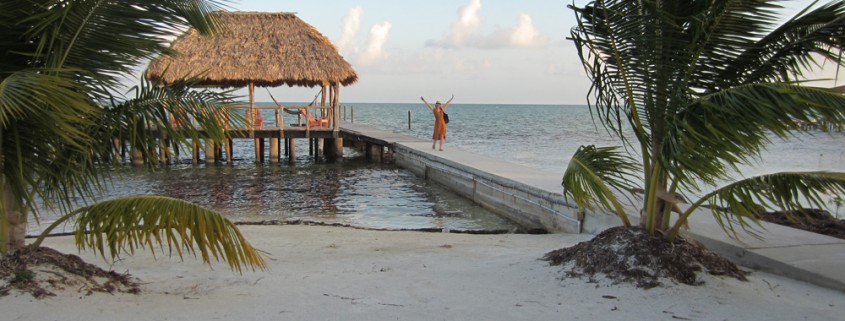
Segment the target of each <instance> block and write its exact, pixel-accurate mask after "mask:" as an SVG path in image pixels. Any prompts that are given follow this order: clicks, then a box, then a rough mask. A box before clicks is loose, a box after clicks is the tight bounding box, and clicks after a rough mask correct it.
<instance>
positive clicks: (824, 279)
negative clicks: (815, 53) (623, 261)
mask: <svg viewBox="0 0 845 321" xmlns="http://www.w3.org/2000/svg"><path fill="white" fill-rule="evenodd" d="M344 125H349V124H344ZM344 127H345V126H344ZM354 128H355V130H356V131H361V133H364V132H366V135H372V136H379V137H382V139H383V141H384V142H386V143H388V144H391V145H392V144H396V145H401V146H403V147H406V148H411V149H414V150H416V151H417V152H420V153H427V154H429V155H431V156H433V157H436V158H439V159H442V160H443V161H446V162H448V163H450V164H458V165H459V166H464V167H466V168H468V169H474V170H479V171H484V172H487V173H489V174H490V175H493V176H498V177H501V178H503V179H508V180H511V181H514V182H518V183H521V184H525V185H528V186H533V187H536V188H539V189H542V190H545V191H547V192H549V193H553V194H558V195H560V194H561V193H562V189H561V186H560V181H561V177H558V176H559V175H558V174H554V173H550V172H547V171H543V170H539V169H534V168H530V167H526V166H522V165H518V164H513V163H509V162H505V161H501V160H498V159H494V158H491V157H487V156H482V155H478V154H473V153H469V152H466V151H463V150H460V149H458V148H454V147H451V146H449V145H448V144H447V145H446V147H445V148H444V149H445V150H444V151H438V150H432V149H431V142H430V141H428V142H426V141H420V140H419V139H416V138H412V137H408V136H404V135H400V134H395V133H389V132H384V131H381V130H376V129H372V128H367V127H365V126H354ZM503 152H506V151H503ZM589 219H590V218H589V217H588V218H587V220H589ZM599 221H600V222H608V223H606V227H605V228H607V227H610V226H612V225H611V224H619V221H618V220H607V219H602V220H599ZM690 228H691V230H690V234H691V235H692V236H693V237H694V238H695V239H697V240H699V241H701V242H702V243H704V244H705V245H707V246H708V247H709V248H710V249H712V250H714V251H716V252H718V253H719V254H721V255H723V256H725V257H727V258H729V259H731V260H733V261H734V262H736V263H738V264H740V265H742V266H746V267H748V268H752V269H756V270H762V271H766V272H770V273H774V274H780V275H784V276H787V277H790V278H794V279H798V280H802V281H805V282H809V283H813V284H816V285H820V286H824V287H829V288H833V289H837V290H841V291H845V240H842V239H838V238H833V237H829V236H825V235H821V234H815V233H810V232H805V231H802V230H798V229H793V228H789V227H785V226H781V225H777V224H770V223H766V222H761V227H760V228H758V229H756V230H755V233H756V234H758V235H759V236H761V237H762V238H761V239H757V238H755V237H754V236H753V235H752V234H749V233H745V232H739V239H733V238H731V237H729V235H728V234H727V233H725V232H724V231H723V230H722V228H721V227H720V226H719V225H718V223H717V222H716V220H715V219H714V218H713V216H712V215H710V213H709V211H707V210H699V212H698V213H695V214H693V215H692V216H691V217H690Z"/></svg>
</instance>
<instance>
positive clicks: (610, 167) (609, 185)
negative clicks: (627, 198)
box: [561, 145, 637, 226]
mask: <svg viewBox="0 0 845 321" xmlns="http://www.w3.org/2000/svg"><path fill="white" fill-rule="evenodd" d="M617 149H618V147H595V146H593V145H589V146H581V147H579V148H578V150H577V151H576V152H575V154H574V155H572V159H570V161H569V166H568V167H567V168H566V172H565V173H564V174H563V181H562V183H561V185H562V186H563V195H564V197H565V198H567V199H568V198H572V200H574V201H575V204H577V205H578V207H580V208H583V209H593V208H595V207H596V206H598V207H601V208H604V209H607V210H609V211H611V212H613V213H615V214H616V215H618V216H619V218H620V219H622V223H623V224H625V226H630V225H631V222H630V220H629V219H628V216H627V214H626V213H625V210H624V209H623V207H622V204H621V202H620V201H619V199H618V198H617V197H616V194H614V191H616V192H620V193H630V191H631V190H632V189H633V186H634V181H633V179H632V177H633V175H632V174H631V173H632V172H634V171H635V170H636V169H637V165H636V163H635V162H634V160H633V159H631V158H630V157H628V156H627V155H626V154H623V153H619V152H617V151H616V150H617Z"/></svg>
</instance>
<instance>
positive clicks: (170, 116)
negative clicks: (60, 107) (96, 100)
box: [96, 78, 242, 164]
mask: <svg viewBox="0 0 845 321" xmlns="http://www.w3.org/2000/svg"><path fill="white" fill-rule="evenodd" d="M196 81H197V78H190V79H185V80H183V81H178V82H174V83H171V84H162V83H159V82H151V81H149V80H147V79H142V82H141V84H140V85H138V86H135V87H133V88H132V91H133V92H134V97H133V98H131V99H128V100H125V101H123V102H120V103H117V104H114V105H111V106H108V107H107V108H106V109H105V115H104V117H103V122H101V123H100V127H99V128H98V129H97V130H96V131H97V132H98V133H100V135H99V137H100V139H102V140H103V142H104V146H109V144H108V140H110V139H112V138H114V137H121V138H124V139H126V140H127V141H129V144H130V146H131V147H132V148H134V149H137V150H139V151H141V156H142V157H143V158H144V159H145V160H149V161H151V162H150V164H155V163H156V162H157V157H155V156H156V155H153V154H151V152H150V151H153V150H156V147H157V146H158V144H159V142H158V141H157V140H156V139H157V138H159V137H166V138H167V139H168V140H170V141H172V143H174V144H178V145H180V146H182V147H188V146H190V144H192V141H195V140H199V139H201V138H202V139H205V138H210V139H212V140H213V141H215V142H217V143H220V142H221V141H222V140H223V139H224V138H225V129H226V126H227V125H228V124H229V123H232V124H234V125H233V126H236V125H237V124H238V123H242V117H241V116H240V115H237V114H235V113H232V112H231V109H230V108H228V107H229V106H230V105H231V104H232V103H233V98H232V96H231V92H230V91H227V92H215V91H211V90H207V89H202V90H196V89H192V87H193V85H194V84H195V83H196ZM200 129H202V130H203V132H204V135H200ZM156 133H157V135H154V134H156ZM102 152H103V153H107V154H108V153H114V152H115V151H114V150H112V149H105V150H102ZM105 157H106V158H109V157H111V155H105Z"/></svg>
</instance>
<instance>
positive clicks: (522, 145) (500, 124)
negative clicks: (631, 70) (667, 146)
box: [345, 103, 845, 177]
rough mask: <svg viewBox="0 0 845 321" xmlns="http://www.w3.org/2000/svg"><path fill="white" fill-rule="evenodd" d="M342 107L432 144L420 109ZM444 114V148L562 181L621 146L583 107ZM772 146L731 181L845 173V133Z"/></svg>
mask: <svg viewBox="0 0 845 321" xmlns="http://www.w3.org/2000/svg"><path fill="white" fill-rule="evenodd" d="M345 106H346V110H347V112H346V117H347V119H346V120H347V121H354V122H355V123H358V124H364V125H369V126H373V127H377V128H382V129H386V130H391V131H394V132H397V133H402V134H406V135H409V136H414V137H418V138H423V139H430V138H431V133H432V131H433V128H434V124H433V122H434V121H433V119H434V118H433V116H432V115H431V111H429V110H428V108H427V107H426V106H425V105H423V104H422V103H420V104H348V105H345ZM352 110H354V116H355V118H354V120H353V119H352V118H351V115H352V112H351V111H352ZM409 112H410V115H411V128H410V129H408V113H409ZM447 113H448V114H449V120H450V122H449V126H448V134H447V138H446V146H447V148H448V147H449V146H454V147H458V148H460V149H463V150H467V151H471V152H474V153H477V154H480V155H485V156H490V157H495V158H498V159H502V160H506V161H509V162H513V163H517V164H521V165H525V166H529V167H534V168H539V169H543V170H547V171H549V172H552V173H555V174H556V175H560V176H561V177H562V176H563V172H564V170H565V169H566V166H567V165H568V162H569V159H570V158H571V157H572V155H573V154H574V153H575V151H576V150H577V149H578V147H579V146H581V145H589V144H594V145H596V146H619V145H621V142H620V141H619V139H618V138H616V137H614V136H613V135H610V134H608V133H607V132H606V131H605V130H604V128H603V127H601V125H598V126H599V127H596V125H595V124H594V123H593V120H592V117H591V115H590V111H589V108H588V107H587V106H585V105H489V104H485V105H476V104H452V105H451V106H449V107H448V108H447ZM771 140H772V143H771V144H769V145H767V146H766V150H765V151H764V152H763V153H762V154H761V155H760V157H759V159H758V161H757V162H755V163H754V164H751V165H749V166H742V167H741V168H740V171H739V173H735V174H734V175H735V176H736V177H741V176H746V177H747V176H753V175H759V174H764V173H772V172H778V171H784V170H805V171H809V170H828V171H845V132H822V131H810V132H808V133H801V132H795V133H794V137H791V138H790V139H788V140H783V139H780V138H777V137H774V136H772V137H771Z"/></svg>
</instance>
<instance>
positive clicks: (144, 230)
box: [0, 0, 263, 271]
mask: <svg viewBox="0 0 845 321" xmlns="http://www.w3.org/2000/svg"><path fill="white" fill-rule="evenodd" d="M219 6H220V3H218V2H216V1H214V0H151V1H150V0H135V1H132V0H129V1H103V0H30V1H8V0H2V1H0V126H2V127H0V153H2V154H0V186H2V193H3V198H2V200H0V212H2V215H0V253H4V254H5V253H9V252H11V251H16V250H19V249H21V248H22V247H24V238H23V237H24V233H25V231H26V223H27V222H28V221H29V220H30V219H31V218H33V217H34V218H37V215H36V214H37V213H36V207H35V205H34V202H33V201H34V200H35V199H41V200H43V202H44V203H45V204H46V205H48V206H53V207H57V208H59V209H62V210H64V211H65V212H68V211H70V210H71V208H72V206H74V204H73V203H72V202H71V200H72V199H73V198H74V197H81V198H82V199H83V201H84V202H85V204H88V203H89V202H90V200H92V196H93V195H94V194H95V193H96V192H97V191H99V190H101V189H102V187H103V186H104V184H107V183H108V180H109V179H110V177H109V171H108V166H109V165H110V162H108V161H107V160H110V159H114V158H116V153H117V151H116V150H115V149H114V148H112V146H113V144H112V141H113V139H114V138H115V137H121V138H122V139H124V140H127V141H128V142H129V144H130V146H131V148H133V149H134V150H137V151H140V152H141V155H142V156H143V157H144V158H145V159H147V160H148V161H150V162H153V163H154V162H155V160H156V155H155V154H154V153H152V152H150V151H152V150H154V148H153V147H154V146H155V145H154V144H156V143H155V139H154V137H152V135H151V134H150V131H149V128H150V126H151V125H155V126H156V127H157V129H158V131H159V132H160V133H162V134H164V135H167V136H168V137H169V138H171V139H173V140H175V141H176V142H177V143H181V144H185V142H186V141H187V140H188V139H192V138H198V135H197V133H196V132H195V131H192V130H190V128H182V129H180V130H175V129H174V128H173V127H171V126H170V125H169V122H168V117H169V116H168V115H170V114H173V115H180V117H189V116H190V117H193V118H194V119H195V120H196V121H197V122H198V123H199V124H200V126H202V127H204V128H205V129H207V131H208V133H209V135H210V136H211V138H213V139H217V140H218V141H219V140H221V139H222V138H223V137H224V131H223V129H222V127H221V126H220V125H218V123H217V121H216V119H215V117H213V115H214V114H215V113H218V112H223V111H224V110H223V109H222V108H223V107H220V106H221V105H225V104H226V103H228V102H229V101H230V99H229V98H228V97H229V95H228V94H227V93H213V92H209V91H193V90H189V89H188V88H189V86H190V84H191V81H190V80H186V82H184V83H181V84H175V85H173V86H168V87H162V86H158V84H152V83H149V82H147V81H143V83H142V84H141V85H140V86H139V87H136V88H135V89H134V92H135V97H134V98H132V99H128V100H123V99H120V97H117V96H116V94H115V92H118V91H120V90H121V89H120V88H121V86H120V80H121V78H123V77H127V76H129V74H130V73H132V71H133V68H134V66H137V65H139V64H140V63H141V62H144V61H145V60H147V59H149V58H151V57H153V56H155V55H158V54H162V53H164V54H167V53H170V51H169V48H168V47H167V43H166V39H168V38H173V37H175V36H176V35H177V34H178V33H180V32H182V31H184V30H186V29H187V27H193V28H196V29H197V30H199V31H200V32H203V33H211V32H213V31H214V30H215V28H217V25H216V23H215V21H214V20H213V19H212V18H211V16H210V15H209V13H210V12H211V11H212V10H215V9H216V8H218V7H219ZM74 219H76V220H77V223H78V224H77V226H76V228H77V241H78V245H79V246H80V247H86V246H90V247H93V248H95V249H98V250H99V252H100V253H105V248H106V247H108V248H109V253H110V254H112V256H114V255H116V254H117V251H120V250H129V251H131V250H133V249H134V248H136V247H138V246H146V245H152V244H153V243H161V244H162V245H163V244H167V245H168V246H169V247H170V248H171V249H173V248H175V249H176V251H177V252H178V254H179V255H181V254H182V250H183V249H185V250H188V251H194V250H193V249H194V248H197V249H198V250H197V251H198V252H199V253H200V254H201V256H202V258H203V259H204V261H206V262H207V263H210V259H211V257H214V258H215V259H218V260H219V259H223V260H226V261H227V262H228V263H229V265H230V266H231V267H232V268H233V269H236V270H239V271H240V270H241V267H242V266H250V267H252V268H255V267H263V260H262V259H261V257H260V256H259V255H257V253H256V250H255V249H253V248H252V247H251V246H250V244H249V243H248V242H247V241H246V240H245V239H244V238H243V237H242V236H241V234H240V232H239V231H238V229H237V228H236V227H235V226H234V225H233V224H232V223H231V222H229V221H228V220H225V219H224V218H222V217H220V216H219V215H218V214H216V213H214V212H212V211H209V210H207V209H203V208H201V207H199V206H196V205H194V204H188V203H186V202H183V201H179V200H174V199H168V198H162V197H127V198H123V199H116V200H110V201H107V202H103V203H98V204H93V205H87V206H84V207H83V208H81V209H77V210H74V211H70V213H69V215H68V216H66V217H63V218H61V219H60V220H59V222H64V221H66V220H74ZM51 228H52V227H51ZM51 228H48V231H49V230H50V229H51ZM86 240H87V241H86ZM35 243H36V244H40V240H39V241H37V242H35Z"/></svg>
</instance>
